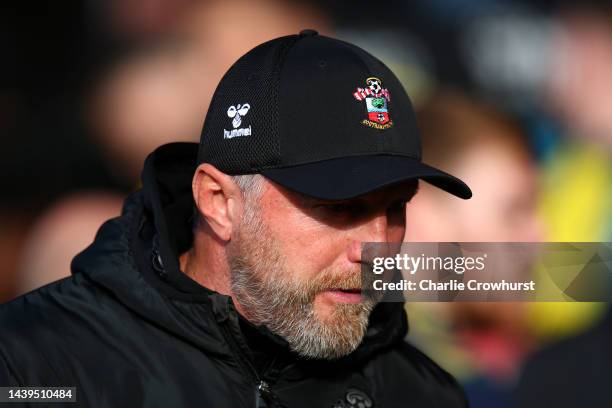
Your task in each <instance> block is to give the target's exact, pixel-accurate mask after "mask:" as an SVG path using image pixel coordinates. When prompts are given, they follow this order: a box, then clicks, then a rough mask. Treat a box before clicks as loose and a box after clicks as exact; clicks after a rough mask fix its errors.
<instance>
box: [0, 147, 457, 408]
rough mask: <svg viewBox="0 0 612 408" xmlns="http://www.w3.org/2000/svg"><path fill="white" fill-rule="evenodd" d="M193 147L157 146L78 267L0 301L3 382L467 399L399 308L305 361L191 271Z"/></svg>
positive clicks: (128, 398)
mask: <svg viewBox="0 0 612 408" xmlns="http://www.w3.org/2000/svg"><path fill="white" fill-rule="evenodd" d="M196 153H197V144H188V143H184V144H171V145H167V146H164V147H161V148H160V149H158V150H157V151H156V152H155V153H153V154H152V155H151V156H150V157H149V159H147V162H146V164H145V169H144V171H143V188H142V189H141V190H139V191H137V192H135V193H133V194H132V195H131V196H130V197H129V198H128V199H127V200H126V202H125V206H124V209H123V213H122V215H121V216H120V217H119V218H115V219H113V220H110V221H108V222H106V223H105V224H104V225H103V226H102V228H101V229H100V231H99V232H98V234H97V236H96V239H95V242H94V243H93V244H92V245H91V246H90V247H89V248H88V249H86V250H85V251H84V252H83V253H81V254H79V255H78V256H77V257H76V258H75V259H74V261H73V263H72V276H70V277H69V278H65V279H62V280H60V281H57V282H55V283H52V284H50V285H47V286H44V287H42V288H40V289H37V290H35V291H33V292H30V293H29V294H26V295H24V296H22V297H20V298H17V299H16V300H14V301H12V302H10V303H7V304H5V305H2V306H0V386H2V385H7V384H9V385H19V386H75V387H76V388H77V393H76V395H77V402H78V405H80V406H96V407H97V406H104V407H141V406H146V407H196V406H200V407H256V406H268V407H275V406H279V407H281V406H286V407H295V408H299V407H304V408H306V407H308V408H312V407H349V406H350V407H353V406H354V407H358V406H359V407H371V406H374V407H385V408H388V407H461V406H465V405H466V402H465V399H464V396H463V393H462V392H461V390H460V388H459V387H458V385H457V384H456V382H455V380H454V379H453V378H452V377H451V376H450V375H449V374H448V373H446V372H445V371H444V370H442V369H441V368H440V367H438V366H437V365H436V364H435V363H434V362H433V361H431V360H430V359H429V358H427V357H426V356H425V355H423V354H422V353H421V352H419V351H418V350H417V349H415V348H414V347H412V346H411V345H409V344H408V343H406V342H405V341H404V337H405V336H406V333H407V320H406V315H405V312H404V310H403V307H402V305H401V304H392V303H385V304H380V305H379V306H378V307H377V308H376V309H375V311H374V312H373V314H372V317H371V319H370V325H369V329H368V331H367V334H366V336H365V338H364V340H363V342H362V344H361V345H360V346H359V348H358V349H357V350H356V351H355V352H353V353H352V354H351V355H350V356H348V357H346V358H343V359H341V360H339V361H334V362H327V361H312V360H310V361H307V360H304V359H300V358H299V357H298V356H296V355H295V354H293V353H292V352H291V351H290V350H289V349H288V347H287V344H286V343H285V342H284V341H283V340H282V339H280V338H279V337H277V336H274V335H272V334H271V333H270V332H268V331H267V330H265V329H262V328H258V327H255V326H252V325H250V324H249V323H248V322H246V321H245V320H243V319H242V318H241V317H239V315H238V314H237V313H236V311H235V309H234V306H233V303H232V302H231V300H230V298H229V297H227V296H223V295H220V294H218V293H215V292H212V291H209V290H207V289H206V288H204V287H202V286H200V285H198V284H197V283H196V282H195V281H193V280H191V279H190V278H188V277H187V275H185V274H183V273H182V272H181V271H180V269H179V264H178V257H177V254H180V253H182V252H183V251H185V250H187V249H188V248H189V246H190V245H191V239H192V236H191V218H192V214H193V201H192V198H191V197H192V196H191V178H192V175H193V171H194V166H193V163H195V160H196ZM70 406H74V404H72V405H70Z"/></svg>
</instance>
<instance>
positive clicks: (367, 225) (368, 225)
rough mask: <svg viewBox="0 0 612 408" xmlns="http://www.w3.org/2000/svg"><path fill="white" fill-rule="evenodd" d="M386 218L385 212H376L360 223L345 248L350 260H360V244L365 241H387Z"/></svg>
mask: <svg viewBox="0 0 612 408" xmlns="http://www.w3.org/2000/svg"><path fill="white" fill-rule="evenodd" d="M387 235H388V219H387V214H386V213H381V214H376V215H375V216H373V217H371V218H370V219H368V220H367V222H364V223H363V224H362V225H360V226H359V227H358V228H357V230H356V231H355V233H354V235H353V236H352V237H351V242H350V243H349V246H348V248H347V255H348V259H349V260H350V261H351V262H361V244H362V243H365V242H387V240H388V236H387Z"/></svg>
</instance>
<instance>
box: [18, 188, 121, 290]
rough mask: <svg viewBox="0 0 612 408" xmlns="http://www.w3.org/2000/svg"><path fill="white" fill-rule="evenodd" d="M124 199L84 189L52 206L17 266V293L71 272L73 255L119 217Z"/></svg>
mask: <svg viewBox="0 0 612 408" xmlns="http://www.w3.org/2000/svg"><path fill="white" fill-rule="evenodd" d="M122 204H123V199H122V198H121V196H118V195H115V194H110V193H106V192H93V191H92V192H80V193H79V194H77V195H75V196H69V197H66V198H64V199H62V200H61V202H60V203H58V204H57V205H55V206H52V207H51V208H50V209H49V210H48V211H47V212H46V213H45V214H44V215H43V216H42V217H41V218H40V219H39V220H38V221H37V222H36V225H35V226H34V228H32V229H31V230H30V232H29V234H28V238H27V241H26V243H25V246H24V249H23V251H22V254H21V264H20V265H19V267H18V268H17V270H18V271H19V272H18V275H17V277H16V278H17V279H16V281H17V288H16V289H17V293H25V292H29V291H30V290H33V289H36V288H38V287H40V286H42V285H45V284H47V283H50V282H53V281H56V280H58V279H61V278H63V277H65V276H66V275H68V274H69V272H70V262H71V260H72V258H73V257H74V256H75V255H76V254H77V253H79V252H81V251H82V250H84V249H85V248H86V247H87V246H88V245H89V244H91V243H92V242H93V239H94V236H95V232H96V231H97V230H98V228H100V225H102V223H103V222H104V221H106V220H108V219H110V218H113V217H117V216H119V214H120V212H121V205H122Z"/></svg>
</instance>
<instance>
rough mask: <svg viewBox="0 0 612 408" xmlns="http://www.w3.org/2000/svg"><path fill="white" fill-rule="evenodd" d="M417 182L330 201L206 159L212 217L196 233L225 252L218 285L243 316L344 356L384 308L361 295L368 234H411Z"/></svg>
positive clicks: (390, 238) (205, 204)
mask: <svg viewBox="0 0 612 408" xmlns="http://www.w3.org/2000/svg"><path fill="white" fill-rule="evenodd" d="M416 186H417V182H416V180H413V181H407V182H405V183H402V184H401V185H398V186H393V187H390V188H385V189H382V190H380V191H376V192H372V193H369V194H366V195H363V196H360V197H357V198H353V199H349V200H321V199H315V198H312V197H308V196H305V195H303V194H300V193H297V192H294V191H291V190H288V189H286V188H283V187H281V186H280V185H278V184H276V183H274V182H271V181H270V180H267V179H266V178H265V177H263V176H261V175H246V176H234V177H232V176H228V175H226V174H223V173H221V172H219V171H218V170H217V169H215V168H214V167H213V166H211V165H209V164H204V165H201V166H200V167H199V168H198V171H197V173H196V176H195V177H194V186H193V187H194V192H195V197H196V205H197V206H198V209H199V212H200V215H201V217H202V218H201V220H200V222H199V223H198V226H197V227H196V237H198V238H196V242H202V241H207V242H208V244H205V245H207V246H208V249H207V250H206V252H207V255H208V256H211V255H212V253H214V254H215V255H217V258H221V259H217V261H216V263H217V265H216V271H217V272H216V273H221V272H223V273H224V274H225V275H226V278H225V279H224V285H223V286H224V288H223V289H221V286H222V285H221V284H219V283H217V285H214V284H213V286H216V287H215V289H217V290H219V291H221V292H225V293H226V294H228V295H230V296H232V298H233V300H234V303H235V305H236V307H237V309H238V310H239V312H240V313H241V314H242V315H243V316H245V317H246V318H247V319H249V320H250V321H251V322H253V323H255V324H260V325H265V326H267V327H268V328H269V329H270V330H271V331H272V332H274V333H277V334H278V335H280V336H282V337H283V338H285V339H286V340H287V341H288V343H289V344H290V345H291V347H292V348H293V349H294V350H295V351H296V352H298V353H299V354H301V355H303V356H307V357H311V358H326V359H333V358H338V357H341V356H343V355H346V354H348V353H350V352H351V351H353V350H354V349H355V348H356V347H357V346H358V345H359V343H360V342H361V340H362V338H363V335H364V334H365V330H366V327H367V323H368V317H369V313H370V311H371V310H372V308H373V307H374V302H373V301H372V300H370V299H366V298H364V297H363V296H362V294H361V243H362V242H377V241H380V242H400V241H401V239H402V237H403V235H404V228H405V219H404V214H405V212H404V211H405V204H406V202H407V201H408V200H410V198H411V197H412V196H413V195H414V194H415V193H416ZM212 242H214V243H215V245H214V246H215V249H214V250H211V248H210V243H212ZM208 285H210V284H208Z"/></svg>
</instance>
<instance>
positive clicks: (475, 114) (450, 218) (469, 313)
mask: <svg viewBox="0 0 612 408" xmlns="http://www.w3.org/2000/svg"><path fill="white" fill-rule="evenodd" d="M418 122H419V125H420V128H421V132H422V135H423V136H422V137H423V155H424V160H425V161H426V162H427V163H431V164H432V165H434V166H440V167H441V168H442V169H444V170H446V171H449V172H453V174H458V175H459V176H458V177H462V178H463V180H465V181H466V183H468V185H469V186H470V187H471V188H472V191H473V192H474V196H473V198H472V199H471V200H469V201H462V200H455V199H453V198H447V197H444V196H443V195H442V194H439V193H438V192H437V191H436V189H435V188H430V187H429V186H428V185H427V184H425V183H421V185H420V191H419V193H418V194H417V196H416V197H415V198H414V199H413V201H412V202H411V203H410V204H409V205H408V207H407V230H406V236H405V240H406V241H412V242H427V241H434V242H436V241H441V242H446V241H450V242H453V241H472V242H491V241H492V242H495V241H500V242H512V241H517V242H536V241H539V240H541V238H542V234H543V231H542V224H541V222H540V220H539V218H538V215H537V212H536V210H537V198H538V184H537V168H536V166H535V163H534V160H533V159H532V157H531V155H530V152H529V149H528V148H527V145H526V139H525V138H524V135H523V133H522V131H521V129H520V128H519V127H518V126H517V125H516V124H515V123H514V122H513V121H512V120H511V119H509V118H507V117H506V116H504V115H503V114H502V113H500V112H497V111H495V110H493V109H492V108H490V107H488V106H486V105H484V104H482V103H479V102H476V101H474V100H473V99H470V98H467V97H465V96H461V95H459V94H453V93H445V94H440V95H437V96H436V97H434V98H433V99H432V100H431V101H430V102H429V103H427V104H426V105H425V106H423V108H422V109H421V111H420V112H419V114H418ZM427 307H429V308H431V307H433V308H435V309H434V310H436V313H439V315H436V316H437V317H446V319H447V325H448V326H447V327H448V329H449V330H450V332H451V335H452V337H449V338H447V339H448V340H449V343H450V344H439V345H438V346H439V348H438V350H429V351H430V353H431V354H432V355H434V356H436V355H438V353H442V354H439V357H440V358H442V359H443V358H449V357H450V358H451V359H452V356H451V355H450V354H449V352H448V350H444V348H448V347H451V348H452V347H455V348H458V350H457V351H456V353H455V354H462V353H463V354H464V356H463V358H462V361H460V364H466V363H467V364H468V365H469V366H471V367H470V368H468V370H471V371H472V375H471V378H470V379H469V380H467V381H465V385H466V390H467V392H468V398H469V399H470V402H471V406H473V407H491V406H495V407H502V406H509V402H510V394H511V389H512V385H513V384H514V380H515V378H516V375H517V373H518V369H519V367H520V364H521V363H522V361H523V358H524V357H525V355H526V354H527V352H529V351H530V350H531V349H532V347H533V346H534V336H533V333H532V331H531V328H530V327H529V321H528V319H527V314H528V307H527V304H525V303H452V304H448V305H444V304H439V305H424V304H413V305H409V314H411V316H412V317H413V321H415V324H414V325H413V328H414V329H415V330H416V333H414V335H415V339H414V340H415V341H417V342H419V340H420V341H421V342H423V344H426V343H429V344H430V345H431V343H430V342H429V340H428V339H424V338H419V333H418V332H419V327H420V325H421V324H422V322H421V321H420V320H418V317H417V319H414V318H415V316H419V315H420V314H421V313H423V309H425V310H426V308H427ZM424 321H427V320H424ZM438 325H439V324H438ZM423 334H424V333H423ZM430 335H431V333H430ZM444 353H445V354H444ZM440 362H441V364H442V365H443V366H445V364H446V361H443V360H440ZM448 368H449V369H451V370H452V371H455V374H458V375H461V374H462V373H461V372H460V371H461V370H458V369H457V367H453V363H452V361H450V365H449V366H448ZM457 371H459V372H457ZM466 371H467V370H466V369H465V368H464V369H463V374H466ZM463 378H464V380H466V379H467V377H466V375H464V376H463Z"/></svg>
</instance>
